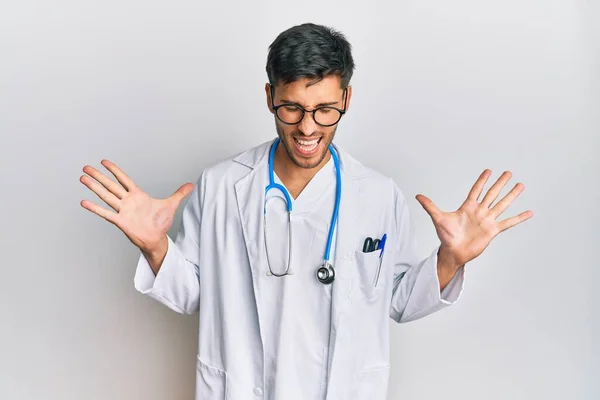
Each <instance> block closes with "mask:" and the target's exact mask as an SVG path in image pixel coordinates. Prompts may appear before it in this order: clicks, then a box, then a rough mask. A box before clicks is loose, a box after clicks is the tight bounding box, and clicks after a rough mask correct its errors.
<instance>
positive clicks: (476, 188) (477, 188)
mask: <svg viewBox="0 0 600 400" xmlns="http://www.w3.org/2000/svg"><path fill="white" fill-rule="evenodd" d="M491 174H492V171H491V170H489V169H487V168H486V169H485V170H484V171H483V172H482V173H481V174H480V175H479V178H477V180H476V181H475V183H474V184H473V187H472V188H471V190H470V191H469V195H468V196H467V199H468V200H472V201H475V202H477V199H478V198H479V196H480V195H481V192H482V191H483V186H484V185H485V183H486V182H487V180H488V178H489V177H490V175H491Z"/></svg>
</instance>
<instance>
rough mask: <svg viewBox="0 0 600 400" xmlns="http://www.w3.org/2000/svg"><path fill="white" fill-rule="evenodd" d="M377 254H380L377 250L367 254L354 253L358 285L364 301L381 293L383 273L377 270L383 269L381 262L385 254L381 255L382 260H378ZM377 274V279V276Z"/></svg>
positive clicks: (358, 251) (357, 251)
mask: <svg viewBox="0 0 600 400" xmlns="http://www.w3.org/2000/svg"><path fill="white" fill-rule="evenodd" d="M379 253H380V252H379V251H377V250H376V251H371V252H369V253H363V252H362V251H360V250H356V251H355V252H354V258H355V266H356V272H357V277H358V281H359V282H358V285H359V287H360V291H361V294H362V295H363V297H365V298H366V299H373V298H375V297H377V296H378V295H379V293H381V288H382V287H383V282H382V277H383V272H382V271H381V270H379V268H380V266H381V267H382V268H383V263H382V261H383V257H385V254H383V255H382V258H379ZM380 261H381V263H380ZM378 270H379V271H378ZM378 273H379V277H378V276H377V274H378Z"/></svg>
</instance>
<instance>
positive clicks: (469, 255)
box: [416, 169, 533, 265]
mask: <svg viewBox="0 0 600 400" xmlns="http://www.w3.org/2000/svg"><path fill="white" fill-rule="evenodd" d="M490 175H491V171H490V170H489V169H486V170H484V171H483V172H482V173H481V175H480V176H479V178H478V179H477V181H476V182H475V184H474V185H473V187H472V188H471V191H470V192H469V195H468V196H467V198H466V199H465V201H464V202H463V204H462V205H461V206H460V207H459V208H458V210H456V211H452V212H444V211H441V210H440V209H439V208H437V207H436V206H435V204H434V203H433V202H432V201H431V200H430V199H429V198H427V197H426V196H423V195H422V194H419V195H417V196H416V199H417V201H418V202H419V203H420V204H421V205H422V206H423V208H424V209H425V211H426V212H427V213H428V214H429V216H430V217H431V219H432V221H433V224H434V226H435V229H436V232H437V235H438V237H439V239H440V242H441V246H443V247H444V248H445V250H447V251H448V253H449V254H450V255H451V257H452V258H453V260H454V261H455V262H456V264H457V265H464V264H465V263H467V262H469V261H471V260H473V259H474V258H475V257H477V256H479V255H480V254H481V253H482V252H483V251H484V250H485V248H486V247H487V246H488V245H489V244H490V242H491V241H492V239H494V237H496V236H497V235H498V234H499V233H500V232H503V231H505V230H507V229H509V228H511V227H513V226H515V225H517V224H519V223H521V222H523V221H526V220H527V219H529V218H531V217H532V216H533V212H532V211H531V210H527V211H524V212H522V213H520V214H519V215H516V216H514V217H511V218H506V219H504V220H501V221H497V218H498V217H499V216H500V214H502V213H503V212H504V211H505V210H506V209H507V208H508V207H509V206H510V204H511V203H512V202H513V200H514V199H515V198H516V197H517V196H518V195H519V194H521V192H523V190H524V189H525V186H524V185H523V184H522V183H517V184H516V185H515V186H514V187H513V188H512V190H511V191H510V192H509V193H508V194H507V195H506V196H504V197H503V198H502V199H501V200H500V201H498V202H497V203H496V204H495V205H494V206H492V203H493V202H494V201H495V200H496V198H497V197H498V194H499V193H500V191H501V190H502V189H503V188H504V186H505V185H506V183H507V182H508V181H509V179H510V178H511V176H512V174H511V173H510V172H509V171H505V172H504V173H503V174H502V175H501V176H500V178H498V180H497V181H496V182H495V183H494V184H493V185H492V187H490V189H489V190H488V192H487V193H486V195H485V196H484V198H483V199H482V200H481V202H480V203H478V202H477V200H478V198H479V196H480V195H481V192H482V191H483V186H484V185H485V183H486V182H487V180H488V178H489V176H490Z"/></svg>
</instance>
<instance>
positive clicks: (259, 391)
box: [254, 387, 263, 396]
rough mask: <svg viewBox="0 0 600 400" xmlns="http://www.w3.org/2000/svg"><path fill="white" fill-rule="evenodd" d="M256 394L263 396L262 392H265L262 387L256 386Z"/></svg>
mask: <svg viewBox="0 0 600 400" xmlns="http://www.w3.org/2000/svg"><path fill="white" fill-rule="evenodd" d="M254 394H255V395H257V396H262V394H263V391H262V389H261V388H259V387H255V388H254Z"/></svg>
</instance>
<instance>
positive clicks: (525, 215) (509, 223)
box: [498, 210, 533, 232]
mask: <svg viewBox="0 0 600 400" xmlns="http://www.w3.org/2000/svg"><path fill="white" fill-rule="evenodd" d="M531 217H533V211H531V210H527V211H523V212H522V213H521V214H519V215H515V216H514V217H511V218H507V219H505V220H502V221H500V222H498V228H499V229H500V232H504V231H505V230H507V229H509V228H512V227H513V226H515V225H518V224H520V223H521V222H524V221H527V220H528V219H529V218H531Z"/></svg>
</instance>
